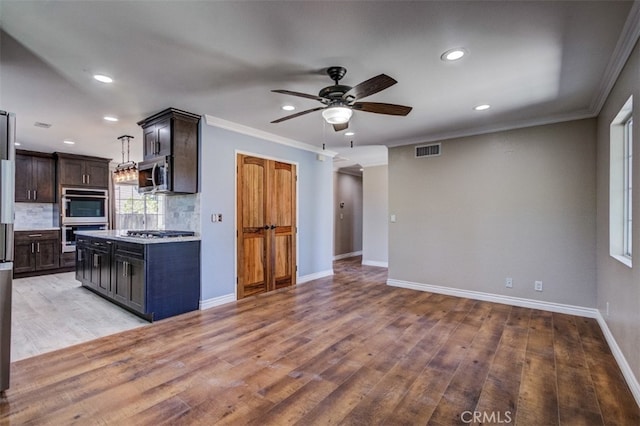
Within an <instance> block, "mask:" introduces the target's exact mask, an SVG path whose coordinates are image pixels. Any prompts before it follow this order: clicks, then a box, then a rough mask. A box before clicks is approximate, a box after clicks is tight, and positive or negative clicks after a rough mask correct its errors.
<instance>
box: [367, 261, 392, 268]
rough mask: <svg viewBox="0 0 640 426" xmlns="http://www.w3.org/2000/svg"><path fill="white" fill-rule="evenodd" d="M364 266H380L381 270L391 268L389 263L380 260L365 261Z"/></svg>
mask: <svg viewBox="0 0 640 426" xmlns="http://www.w3.org/2000/svg"><path fill="white" fill-rule="evenodd" d="M362 264H363V265H367V266H379V267H381V268H388V267H389V262H382V261H380V260H363V261H362Z"/></svg>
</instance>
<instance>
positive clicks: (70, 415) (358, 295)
mask: <svg viewBox="0 0 640 426" xmlns="http://www.w3.org/2000/svg"><path fill="white" fill-rule="evenodd" d="M358 262H359V258H358V259H347V260H343V261H339V262H336V264H335V269H336V275H335V276H334V277H329V278H324V279H320V280H316V281H313V282H310V283H307V284H303V285H299V286H298V287H296V288H293V289H286V290H282V291H279V292H276V293H272V294H268V295H260V296H256V297H252V298H248V299H244V300H241V301H239V302H234V303H229V304H226V305H223V306H220V307H216V308H211V309H208V310H205V311H200V312H194V313H190V314H185V315H182V316H180V317H175V318H171V319H168V320H164V321H159V322H157V323H154V324H151V325H149V326H146V327H141V328H137V329H134V330H130V331H126V332H123V333H120V334H116V335H113V336H108V337H103V338H100V339H97V340H94V341H91V342H88V343H83V344H80V345H77V346H74V347H71V348H67V349H63V350H59V351H56V352H52V353H49V354H44V355H41V356H37V357H34V358H30V359H25V360H22V361H18V362H16V363H14V364H13V365H12V374H13V376H12V385H11V388H10V389H9V390H8V391H7V393H6V399H5V400H3V402H2V403H0V424H9V423H10V424H24V423H29V424H54V425H61V424H83V425H86V424H140V425H150V424H153V425H156V424H172V425H173V424H179V425H181V424H185V425H192V424H206V425H210V424H255V425H264V424H277V425H282V424H300V425H315V424H320V425H324V424H333V423H339V424H357V425H370V424H385V425H395V424H433V425H450V424H466V423H472V422H473V423H476V424H477V423H478V422H479V421H481V420H482V421H483V423H484V424H491V423H494V424H495V423H501V424H519V425H550V424H562V425H578V424H587V425H597V424H616V425H638V424H640V409H639V408H638V406H637V405H636V403H635V401H634V399H633V396H632V395H631V393H630V391H629V389H628V388H627V386H626V384H625V382H624V379H623V377H622V374H621V372H620V371H619V369H618V367H617V365H616V362H615V360H614V358H613V356H612V354H611V352H610V350H609V348H608V346H607V344H606V342H605V340H604V337H603V335H602V333H601V331H600V329H599V327H598V324H597V323H596V321H594V320H592V319H586V318H579V317H572V316H568V315H562V314H555V313H550V312H544V311H538V310H532V309H526V308H518V307H510V306H507V305H500V304H495V303H489V302H481V301H474V300H469V299H460V298H454V297H449V296H444V295H438V294H431V293H423V292H417V291H412V290H407V289H402V288H395V287H389V286H386V285H385V280H386V269H383V268H376V267H363V266H360V265H359V264H358ZM474 416H475V417H474ZM481 416H484V418H482V417H481ZM474 419H475V420H478V422H474Z"/></svg>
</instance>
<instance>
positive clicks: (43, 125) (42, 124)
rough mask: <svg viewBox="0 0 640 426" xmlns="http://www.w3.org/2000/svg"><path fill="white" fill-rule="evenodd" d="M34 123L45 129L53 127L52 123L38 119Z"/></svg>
mask: <svg viewBox="0 0 640 426" xmlns="http://www.w3.org/2000/svg"><path fill="white" fill-rule="evenodd" d="M33 125H34V126H36V127H42V128H43V129H48V128H49V127H51V124H49V123H42V122H40V121H36V122H35V123H33Z"/></svg>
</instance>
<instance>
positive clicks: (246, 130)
mask: <svg viewBox="0 0 640 426" xmlns="http://www.w3.org/2000/svg"><path fill="white" fill-rule="evenodd" d="M204 117H205V122H206V123H207V125H208V126H212V127H218V128H220V129H225V130H231V131H233V132H236V133H241V134H243V135H247V136H253V137H255V138H259V139H264V140H267V141H269V142H274V143H278V144H280V145H286V146H289V147H291V148H296V149H301V150H303V151H309V152H313V153H316V154H320V155H324V156H326V157H330V158H333V157H335V156H336V155H338V153H337V152H335V151H331V150H328V149H322V148H318V147H316V146H313V145H309V144H307V143H304V142H300V141H297V140H294V139H289V138H285V137H282V136H278V135H274V134H273V133H269V132H265V131H263V130H258V129H254V128H253V127H249V126H245V125H243V124H239V123H236V122H234V121H229V120H224V119H222V118H219V117H214V116H213V115H208V114H205V115H204Z"/></svg>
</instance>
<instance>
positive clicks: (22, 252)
mask: <svg viewBox="0 0 640 426" xmlns="http://www.w3.org/2000/svg"><path fill="white" fill-rule="evenodd" d="M35 270H36V256H35V244H34V243H33V242H31V241H24V240H22V241H17V240H16V241H15V244H14V251H13V272H14V273H16V274H18V273H21V272H31V271H35Z"/></svg>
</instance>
